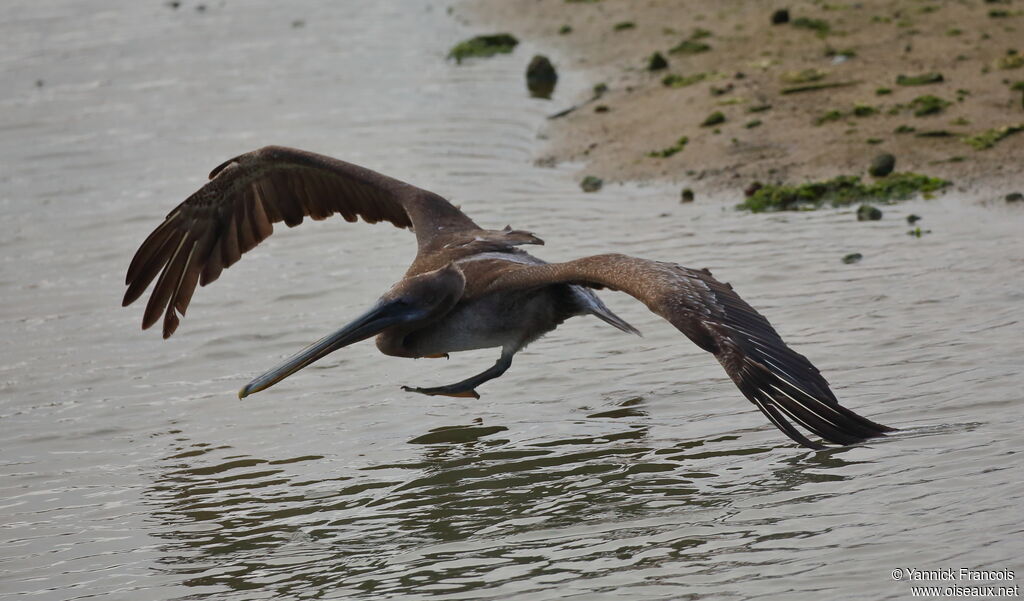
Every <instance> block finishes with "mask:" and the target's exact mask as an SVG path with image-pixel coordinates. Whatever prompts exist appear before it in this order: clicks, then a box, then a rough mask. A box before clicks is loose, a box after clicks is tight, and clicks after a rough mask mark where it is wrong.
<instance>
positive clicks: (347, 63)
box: [0, 0, 1024, 600]
mask: <svg viewBox="0 0 1024 601" xmlns="http://www.w3.org/2000/svg"><path fill="white" fill-rule="evenodd" d="M357 5H358V6H357ZM445 8H446V6H445V5H444V4H441V3H435V2H428V1H416V2H412V1H403V2H401V3H399V2H389V3H368V2H360V3H355V2H332V3H327V2H323V3H277V2H270V1H269V0H264V1H260V2H246V3H244V4H243V3H236V2H214V3H210V4H209V5H208V6H207V7H206V9H205V10H204V11H202V12H200V11H199V10H197V5H196V3H195V2H190V1H185V2H184V4H183V5H182V6H181V7H180V8H179V9H177V10H174V9H172V8H170V7H169V6H167V5H165V4H163V3H161V2H155V1H153V2H121V3H117V2H110V1H108V2H90V3H82V2H73V1H71V0H60V1H58V0H53V1H50V2H46V3H37V2H28V1H25V0H12V1H9V2H7V3H6V5H5V17H4V18H3V20H2V21H0V37H2V38H3V39H4V40H5V41H6V52H5V54H4V56H3V57H2V58H0V70H2V74H3V75H2V77H3V83H4V86H3V89H2V91H0V106H2V110H0V131H2V132H3V135H2V137H0V159H2V160H0V182H2V184H3V186H2V188H0V190H2V192H0V206H2V208H3V209H4V215H5V224H4V225H5V227H4V234H3V236H2V237H0V253H2V254H0V265H2V271H0V291H2V294H3V301H4V302H3V303H2V304H0V335H2V337H3V339H4V340H5V341H6V344H5V345H4V346H3V348H2V349H0V395H2V396H0V448H2V453H0V470H2V471H0V473H2V476H3V477H2V479H0V487H2V493H0V494H2V501H0V543H2V545H3V553H2V555H0V596H2V597H3V598H5V599H6V598H11V599H22V598H25V599H84V598H91V599H95V598H100V599H143V600H145V599H239V600H241V599H245V600H249V599H292V598H294V599H305V598H317V599H335V598H374V599H380V598H426V597H437V598H444V599H586V600H591V599H697V598H707V599H730V598H733V599H750V598H759V599H761V598H764V599H820V598H847V599H902V598H907V597H908V596H909V594H910V589H909V587H910V584H909V583H907V582H894V581H893V580H892V577H891V573H892V570H893V569H894V568H896V567H899V566H904V567H917V568H922V569H938V568H959V567H971V568H986V569H1016V570H1018V571H1017V575H1018V578H1024V569H1022V568H1024V566H1022V560H1021V555H1022V552H1024V543H1022V540H1024V539H1022V527H1021V519H1020V509H1019V506H1020V504H1021V502H1022V500H1024V489H1022V485H1021V480H1022V479H1024V473H1022V470H1021V467H1020V460H1019V459H1018V458H1017V457H1016V455H1017V453H1018V451H1019V448H1020V443H1021V439H1022V437H1021V428H1022V427H1024V419H1022V411H1021V402H1022V401H1024V394H1022V392H1021V386H1022V384H1024V379H1022V377H1021V357H1022V356H1024V327H1022V324H1021V317H1020V316H1021V306H1022V302H1024V242H1022V240H1024V236H1022V233H1024V212H1022V211H1020V210H1019V209H1018V210H1014V207H1008V206H1004V205H1001V204H1000V205H991V206H985V205H984V204H982V203H979V202H978V200H979V198H978V197H977V195H976V194H972V193H971V192H969V191H962V190H960V191H956V192H953V193H951V194H949V195H947V196H946V197H943V198H940V199H936V200H931V201H926V200H919V201H914V202H910V203H906V204H903V205H900V206H897V207H892V208H889V209H887V210H886V216H885V219H884V220H883V221H881V222H876V223H858V222H856V220H855V219H854V218H853V216H852V213H851V212H850V211H832V210H828V211H820V212H816V213H806V214H787V215H777V216H752V215H742V214H738V213H735V212H734V211H732V210H730V209H729V206H730V204H731V203H732V202H734V201H735V199H734V198H723V199H718V200H709V199H698V202H697V203H695V204H693V205H678V204H676V200H675V199H676V198H677V196H676V195H677V190H676V189H674V188H668V187H664V186H648V187H640V186H614V185H613V186H609V187H606V188H605V190H603V191H602V192H600V193H598V194H592V195H585V194H583V193H581V192H580V191H579V189H578V188H577V186H576V184H575V181H576V178H577V177H578V174H577V173H576V172H575V169H576V168H575V167H574V166H571V165H570V166H565V167H560V168H556V169H542V168H537V167H534V166H533V164H532V162H533V159H534V157H535V156H536V153H537V152H538V148H540V146H539V144H540V142H538V140H537V135H538V133H539V132H540V131H541V130H542V128H543V115H545V114H546V113H548V112H551V111H552V109H553V108H555V107H558V108H560V107H562V106H565V105H567V104H569V103H570V102H571V101H572V100H573V98H574V92H576V91H578V90H582V89H584V87H585V86H586V85H587V82H585V81H583V79H582V78H581V76H579V75H574V74H563V80H562V82H561V84H560V85H561V86H562V87H561V88H560V89H559V90H557V91H556V95H555V99H554V101H552V102H545V101H542V100H536V99H530V98H529V97H528V95H527V94H526V91H525V88H524V86H523V83H522V79H521V72H522V69H523V66H524V65H525V63H526V61H527V60H528V58H529V56H531V53H532V50H534V49H533V48H530V47H529V45H528V44H525V45H524V46H522V47H520V49H518V50H517V52H516V53H515V54H513V55H511V56H507V57H498V58H495V59H493V60H490V61H485V62H480V63H475V64H469V65H464V66H462V67H455V66H454V65H452V64H450V63H446V62H445V61H444V60H443V59H444V55H445V53H446V51H447V48H448V47H449V46H450V44H451V43H452V42H453V41H454V40H457V39H460V38H461V37H466V36H468V35H470V34H472V33H475V32H473V31H470V30H467V29H465V28H464V27H463V26H461V25H460V24H459V23H458V22H457V21H456V20H455V19H453V18H452V17H450V16H448V15H447V14H446V11H445ZM37 80H38V84H37ZM268 143H278V144H288V145H293V146H299V147H302V148H308V149H310V150H316V151H320V152H325V153H328V154H332V155H335V156H338V157H341V158H345V159H347V160H350V161H354V162H358V163H362V164H366V165H368V166H371V167H374V168H377V169H379V170H381V171H383V172H385V173H389V174H394V175H396V176H398V177H401V178H403V179H407V180H409V181H412V182H415V183H417V184H420V185H422V186H424V187H427V188H430V189H433V190H436V191H438V192H439V193H442V194H444V195H446V196H448V197H449V198H451V199H453V201H454V202H456V203H458V204H461V205H462V206H463V208H465V209H466V210H467V211H468V212H469V213H470V215H472V216H473V217H474V219H476V220H477V221H478V222H480V223H482V224H486V225H489V226H492V227H500V226H503V225H504V224H505V223H511V224H513V225H515V226H516V227H519V228H524V229H528V230H532V231H534V232H536V233H537V234H538V235H540V236H541V237H543V238H545V239H546V240H547V241H548V245H547V246H546V247H544V248H543V249H539V251H540V252H538V254H540V255H541V256H543V257H545V258H548V259H565V258H571V257H574V256H579V255H583V254H590V253H595V252H601V251H607V250H611V249H615V250H619V251H623V252H628V253H633V254H638V255H642V256H647V257H651V258H660V259H666V260H674V261H679V262H681V263H683V264H687V265H691V266H695V267H703V266H707V267H710V268H711V269H712V270H714V271H715V273H716V275H718V276H719V277H721V278H723V279H727V280H729V281H732V282H733V283H734V284H735V285H736V288H737V290H739V291H740V292H741V293H742V294H743V295H744V296H745V297H746V298H748V299H749V300H750V301H751V302H752V304H754V305H755V306H757V307H758V308H760V309H761V310H762V311H763V312H764V313H765V314H766V315H767V316H768V317H769V318H770V319H772V321H773V322H774V323H775V324H776V325H777V326H778V328H779V330H780V331H781V332H782V333H783V335H784V336H785V337H786V339H787V340H788V341H789V342H790V343H791V344H792V345H794V346H795V347H797V348H798V349H799V350H800V351H802V352H804V353H805V354H807V355H808V356H809V357H811V358H812V360H814V361H815V362H816V363H817V364H818V366H819V367H820V368H821V369H822V371H823V372H824V373H825V375H826V376H827V377H828V378H829V380H830V381H831V382H832V383H833V385H834V388H835V389H836V392H837V394H838V395H839V397H840V398H841V399H842V400H843V402H844V403H845V404H847V405H848V406H850V407H852V408H854V409H857V410H859V411H861V412H863V413H864V414H866V415H868V416H870V417H872V418H873V419H877V420H879V421H882V422H884V423H887V424H891V425H895V426H898V427H900V428H902V429H904V432H901V433H900V434H899V435H897V436H894V437H892V438H891V439H888V440H885V441H881V442H876V443H872V444H870V445H864V446H859V447H854V448H847V449H838V450H831V451H824V452H809V451H807V450H804V449H800V448H798V447H796V446H795V445H793V444H792V443H790V442H789V440H788V439H786V438H785V437H784V436H783V435H782V434H781V433H779V432H778V431H777V430H775V428H773V427H771V426H770V425H769V424H767V422H766V421H765V419H764V418H763V417H762V416H761V415H760V414H759V413H758V412H757V411H756V410H755V409H754V408H753V407H752V406H751V405H750V404H749V403H747V402H746V401H745V400H744V399H743V398H742V397H741V396H740V395H739V393H738V392H737V391H736V390H735V388H734V387H733V386H732V384H731V383H730V382H729V381H728V379H727V378H726V376H725V374H724V373H723V372H722V371H721V369H720V367H719V366H718V364H717V363H716V362H715V361H714V360H713V358H711V357H710V356H707V355H705V354H703V353H701V352H700V351H699V350H698V349H696V348H695V347H694V346H693V345H691V344H690V343H689V342H688V341H687V340H685V339H684V338H683V337H682V336H680V335H679V334H678V332H676V331H675V330H673V329H671V328H669V327H667V326H665V325H664V324H663V323H662V322H660V321H659V319H658V318H656V317H654V316H652V315H650V314H648V313H647V312H646V310H645V309H644V308H643V307H642V306H640V305H638V304H634V303H633V302H632V301H631V300H630V299H628V298H627V297H622V296H616V295H613V294H604V298H605V299H606V300H607V302H608V303H609V304H610V305H611V306H612V307H613V309H614V310H616V311H617V312H619V313H620V315H622V316H623V317H624V318H626V319H627V320H629V321H631V322H632V323H633V324H635V325H636V326H638V327H639V328H640V329H641V330H643V331H644V333H645V337H644V338H639V339H638V338H635V337H629V336H626V335H623V334H621V333H619V332H617V331H615V330H613V329H611V328H608V327H607V326H605V325H604V324H601V323H600V322H598V321H597V320H594V319H590V320H573V321H571V322H569V323H567V324H565V325H564V326H562V327H561V328H560V329H559V330H558V331H557V332H555V333H554V334H552V335H550V336H549V337H548V338H546V339H544V340H541V341H539V342H537V343H535V344H534V345H532V346H531V347H530V348H529V349H527V350H526V351H524V352H523V353H521V354H520V355H518V356H517V358H516V362H515V364H514V365H513V368H512V369H511V370H510V371H509V373H508V374H506V375H505V376H504V377H502V378H501V379H499V380H496V381H494V382H491V383H488V384H487V385H485V386H484V387H482V388H481V393H482V394H483V398H482V399H480V400H472V399H448V398H440V397H439V398H434V397H424V396H419V395H412V394H407V393H403V392H402V391H401V390H400V389H399V385H401V384H410V385H436V384H443V383H448V382H451V381H455V380H459V379H461V378H463V377H465V376H467V375H469V374H472V373H476V372H477V371H480V369H482V368H483V367H484V366H488V365H490V364H491V363H492V362H493V360H494V358H495V352H492V351H481V352H474V353H465V354H459V355H454V356H453V357H452V359H451V360H450V361H437V360H422V361H409V360H402V359H394V358H387V357H383V356H381V355H379V354H377V353H376V351H375V349H374V348H373V347H372V345H371V344H368V343H367V344H362V345H358V346H356V347H353V348H350V349H346V350H344V351H342V352H339V353H336V354H334V355H331V357H330V358H329V359H327V360H325V361H322V362H321V363H319V364H317V365H315V366H313V367H311V368H309V369H307V370H305V371H304V372H303V373H302V374H300V375H298V376H295V377H293V378H290V379H289V380H287V381H285V382H283V383H282V384H280V385H278V386H276V387H275V388H274V389H272V390H270V391H267V392H264V393H261V394H258V395H255V396H253V397H251V398H250V399H247V400H246V401H245V402H244V403H239V402H238V401H237V400H236V399H235V396H234V392H235V390H237V388H238V387H239V386H240V385H241V384H243V383H245V382H246V381H248V379H249V378H250V377H252V376H253V375H255V374H257V373H259V372H261V371H262V370H264V369H265V368H267V367H269V366H271V365H273V364H274V363H276V362H277V361H278V360H279V359H280V358H282V357H284V356H287V355H289V354H291V353H292V352H293V351H295V350H297V349H298V348H300V347H301V346H303V345H304V344H305V343H306V342H308V341H310V340H312V339H315V338H317V337H319V336H320V335H322V334H323V333H324V332H326V331H328V330H329V329H333V328H335V327H337V326H338V325H340V324H342V323H343V322H345V321H347V319H348V318H350V317H352V316H354V315H356V314H358V313H360V312H362V310H363V309H365V308H366V307H367V306H368V305H369V303H370V302H372V300H373V299H375V298H376V296H377V295H378V294H379V293H380V292H381V291H383V290H384V289H385V288H386V287H387V286H388V285H389V284H390V283H392V282H393V281H394V280H395V279H397V278H398V277H400V275H401V273H402V271H403V270H404V267H405V265H406V264H407V262H408V261H409V260H410V258H411V256H412V253H413V250H414V249H413V245H412V243H411V240H412V238H411V236H409V234H408V233H405V232H402V231H399V230H396V229H394V228H390V227H387V226H376V227H369V226H366V225H358V226H357V225H349V224H346V223H344V222H341V221H340V220H339V221H338V222H333V221H328V222H325V223H316V224H307V225H304V226H302V227H301V228H298V229H297V230H289V231H281V229H279V231H278V233H277V234H276V235H275V236H274V237H273V238H272V239H271V240H269V241H268V242H267V243H265V244H264V245H263V246H261V247H260V248H259V249H257V251H254V252H253V253H251V254H250V255H247V256H246V258H245V260H243V261H242V262H240V263H239V264H238V265H236V266H235V267H233V268H232V269H230V270H228V271H226V272H225V273H224V274H223V276H222V277H221V279H220V280H219V281H218V282H217V283H216V285H213V286H211V287H209V288H208V289H203V290H201V291H199V292H198V293H197V294H196V298H195V300H194V301H193V304H192V307H191V310H190V311H189V316H188V318H187V319H186V320H184V322H183V325H182V327H181V328H180V330H179V331H178V333H177V334H176V335H175V336H174V338H173V339H171V340H169V341H166V342H165V341H162V340H160V337H159V334H158V333H157V332H153V331H147V332H144V333H143V332H140V331H139V330H138V323H139V321H140V319H141V308H140V307H132V308H130V309H121V308H120V307H119V301H120V296H121V292H122V283H123V279H122V278H123V274H124V270H125V268H126V266H127V262H128V259H129V258H130V256H131V253H132V252H133V251H134V249H135V247H136V246H137V244H138V243H139V242H140V241H141V240H142V238H143V237H144V236H145V235H146V233H148V231H149V230H150V229H151V228H152V227H153V226H154V225H155V224H156V223H158V221H159V220H160V218H161V217H162V216H163V215H164V213H166V212H167V211H168V210H169V209H170V208H171V207H172V206H173V205H174V204H175V203H177V202H178V201H180V200H181V199H183V198H184V197H185V196H187V195H188V194H189V193H191V192H192V191H193V190H194V189H195V188H196V187H198V185H200V183H201V181H202V177H203V175H204V174H205V173H206V172H207V171H208V170H209V169H210V168H212V167H213V166H215V165H217V164H218V163H220V162H221V161H222V160H223V159H225V158H226V157H229V156H233V155H234V154H237V153H240V152H244V151H246V150H250V149H252V148H255V147H258V146H261V145H264V144H268ZM695 160H696V159H695ZM982 200H983V199H982ZM910 213H916V214H919V215H922V216H924V221H922V222H921V225H923V226H924V227H925V228H926V229H931V230H932V232H931V233H929V234H926V235H924V236H923V237H921V238H920V239H917V238H913V237H910V236H907V235H906V233H905V232H906V230H907V229H908V227H907V226H906V224H905V222H904V220H903V217H904V216H906V215H907V214H910ZM854 251H858V252H861V253H863V254H864V255H865V258H864V260H863V261H862V262H861V263H859V264H856V265H843V264H842V263H841V262H840V258H841V257H842V256H843V255H844V254H846V253H848V252H854Z"/></svg>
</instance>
